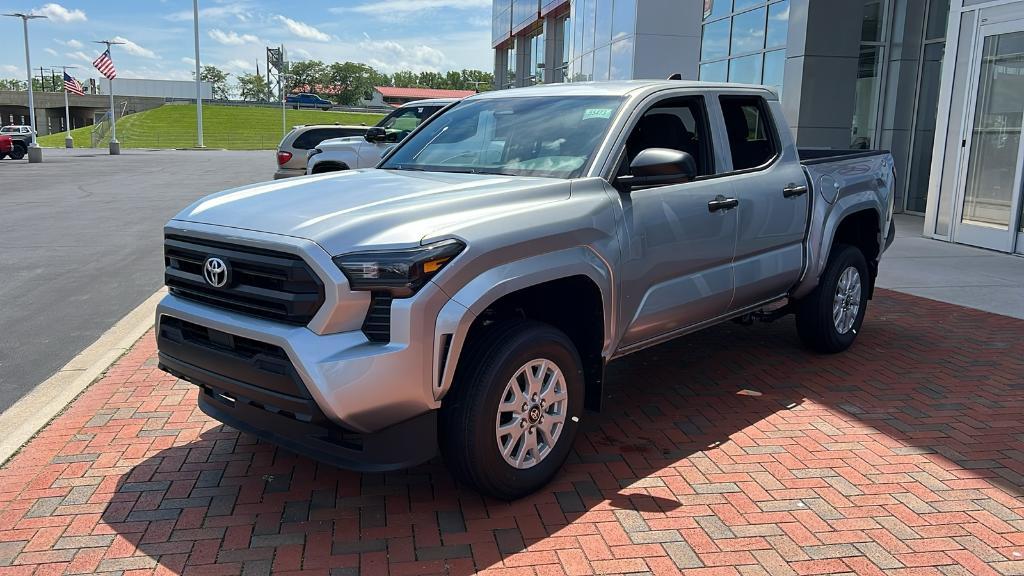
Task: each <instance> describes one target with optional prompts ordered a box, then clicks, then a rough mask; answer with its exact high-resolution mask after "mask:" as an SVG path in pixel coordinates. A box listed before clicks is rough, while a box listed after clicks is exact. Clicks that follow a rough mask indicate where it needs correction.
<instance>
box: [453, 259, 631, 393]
mask: <svg viewBox="0 0 1024 576" xmlns="http://www.w3.org/2000/svg"><path fill="white" fill-rule="evenodd" d="M573 276H585V277H587V278H589V279H590V280H591V281H592V282H594V284H595V285H597V287H598V289H599V290H600V292H601V301H602V305H603V306H604V311H605V312H604V335H605V336H604V343H603V345H602V354H603V355H604V356H605V357H606V358H607V357H609V356H610V354H611V348H612V344H611V342H612V335H613V334H614V333H615V326H614V319H615V317H616V314H615V304H614V303H615V294H614V288H613V286H614V282H613V277H612V273H611V266H610V265H609V264H608V262H606V261H605V260H604V259H603V258H601V256H599V255H598V254H597V253H596V252H594V251H593V250H592V249H590V248H588V247H585V246H575V247H572V248H567V249H564V250H559V251H556V252H550V253H547V254H539V255H536V256H531V257H529V258H524V259H522V260H516V261H514V262H508V263H506V264H502V265H499V266H496V267H494V268H491V269H490V270H487V271H485V272H483V273H481V274H480V275H478V276H477V277H476V278H474V279H473V280H471V281H470V282H469V283H467V284H466V285H465V286H463V287H462V288H461V289H460V290H459V291H458V292H456V293H455V294H454V295H453V296H452V298H451V300H450V301H449V302H448V303H447V304H446V305H445V306H444V307H443V308H442V309H441V312H440V313H439V314H438V318H437V324H436V325H435V329H434V350H435V351H437V354H436V355H435V356H436V358H435V363H434V396H435V398H436V399H438V400H440V399H441V398H442V397H443V396H444V395H445V393H447V392H448V390H449V388H451V384H452V380H453V379H454V377H455V367H456V365H457V364H458V359H459V355H460V353H461V352H462V349H463V347H464V344H465V342H466V336H467V334H468V333H469V328H470V326H472V324H473V321H474V320H476V318H477V317H478V316H479V315H480V314H482V313H483V312H484V311H485V310H487V308H488V307H489V306H491V305H492V304H494V303H495V302H497V301H498V300H499V299H500V298H502V297H503V296H507V295H509V294H512V293H514V292H517V291H519V290H522V289H524V288H529V287H531V286H537V285H539V284H543V283H545V282H550V281H553V280H560V279H563V278H570V277H573Z"/></svg>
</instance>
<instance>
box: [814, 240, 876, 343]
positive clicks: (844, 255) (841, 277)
mask: <svg viewBox="0 0 1024 576" xmlns="http://www.w3.org/2000/svg"><path fill="white" fill-rule="evenodd" d="M869 281H870V279H869V277H868V266H867V261H866V260H865V259H864V254H863V253H862V252H861V251H860V250H859V249H857V248H856V247H854V246H849V245H845V244H840V245H837V246H835V247H834V248H833V249H832V254H831V256H830V257H829V261H828V265H827V266H826V267H825V272H824V274H822V275H821V282H819V284H818V286H817V287H816V288H815V289H814V291H813V292H811V293H810V294H809V295H807V296H806V297H805V298H803V299H802V300H800V302H798V303H797V312H796V327H797V332H798V333H799V334H800V339H801V340H802V341H803V343H804V344H805V345H806V346H807V347H809V348H811V349H813V350H816V351H818V352H825V353H829V354H831V353H835V352H842V351H843V350H846V349H847V348H849V347H850V345H851V344H853V341H854V340H856V339H857V333H858V332H860V327H861V324H862V323H863V322H864V313H865V312H866V311H867V307H868V282H869Z"/></svg>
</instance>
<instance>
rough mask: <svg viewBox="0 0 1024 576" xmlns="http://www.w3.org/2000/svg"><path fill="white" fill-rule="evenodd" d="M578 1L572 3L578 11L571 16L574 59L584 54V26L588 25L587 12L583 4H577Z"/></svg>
mask: <svg viewBox="0 0 1024 576" xmlns="http://www.w3.org/2000/svg"><path fill="white" fill-rule="evenodd" d="M577 4H578V2H573V3H572V5H573V7H574V8H575V9H576V13H575V14H573V16H571V18H573V23H572V32H573V41H572V47H573V51H572V57H573V59H576V58H580V57H581V56H583V27H584V26H585V25H586V22H585V20H586V13H585V12H584V10H583V6H582V5H579V6H577Z"/></svg>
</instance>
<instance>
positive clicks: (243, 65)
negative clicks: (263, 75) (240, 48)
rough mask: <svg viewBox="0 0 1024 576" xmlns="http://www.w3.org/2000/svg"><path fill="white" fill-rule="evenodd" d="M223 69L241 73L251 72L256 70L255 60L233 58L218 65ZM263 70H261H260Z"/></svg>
mask: <svg viewBox="0 0 1024 576" xmlns="http://www.w3.org/2000/svg"><path fill="white" fill-rule="evenodd" d="M218 68H222V69H224V70H228V71H232V72H236V73H241V74H253V73H255V72H256V61H255V60H252V61H249V60H242V59H241V58H235V59H234V60H231V61H229V62H228V63H227V64H222V65H220V66H218ZM260 72H263V70H260Z"/></svg>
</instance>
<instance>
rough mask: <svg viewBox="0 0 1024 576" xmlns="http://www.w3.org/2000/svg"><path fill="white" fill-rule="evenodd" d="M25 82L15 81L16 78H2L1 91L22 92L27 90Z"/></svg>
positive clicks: (0, 79)
mask: <svg viewBox="0 0 1024 576" xmlns="http://www.w3.org/2000/svg"><path fill="white" fill-rule="evenodd" d="M25 89H26V88H25V81H24V80H15V79H14V78H0V90H11V91H14V92H21V91H22V90H25Z"/></svg>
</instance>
